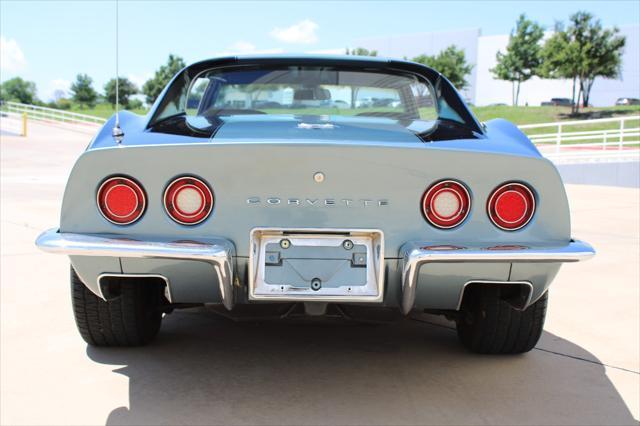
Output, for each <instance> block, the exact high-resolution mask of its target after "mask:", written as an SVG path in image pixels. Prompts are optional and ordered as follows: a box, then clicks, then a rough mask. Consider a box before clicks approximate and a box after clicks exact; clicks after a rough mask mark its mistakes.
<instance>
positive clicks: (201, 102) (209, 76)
mask: <svg viewBox="0 0 640 426" xmlns="http://www.w3.org/2000/svg"><path fill="white" fill-rule="evenodd" d="M184 111H186V113H187V116H189V117H203V118H206V119H211V118H214V117H220V118H222V117H224V116H230V115H240V114H243V115H244V114H272V115H283V114H284V115H319V116H336V115H339V116H357V117H387V118H391V119H395V120H410V121H414V120H424V121H433V120H435V119H436V118H437V117H438V111H437V106H436V102H434V94H433V90H432V88H431V85H430V84H429V83H428V82H427V81H423V80H420V79H419V78H418V77H416V76H414V75H410V74H391V73H380V72H366V71H351V70H339V69H332V68H310V67H287V68H282V69H263V68H261V69H247V70H238V69H237V68H236V69H234V70H229V71H225V70H224V69H214V70H210V71H206V72H204V73H202V74H200V75H199V76H197V77H196V78H195V79H194V80H193V81H192V83H191V85H190V86H189V90H188V94H187V97H186V105H185V108H184ZM189 122H190V123H192V124H193V123H198V122H199V120H197V119H196V120H189Z"/></svg>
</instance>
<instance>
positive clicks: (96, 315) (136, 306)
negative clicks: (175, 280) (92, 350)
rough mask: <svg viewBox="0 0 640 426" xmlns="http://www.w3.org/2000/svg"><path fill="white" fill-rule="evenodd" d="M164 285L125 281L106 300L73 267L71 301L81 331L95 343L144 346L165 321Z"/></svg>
mask: <svg viewBox="0 0 640 426" xmlns="http://www.w3.org/2000/svg"><path fill="white" fill-rule="evenodd" d="M163 297H164V296H163V288H162V286H161V285H156V284H150V283H140V282H135V281H127V282H122V283H121V284H120V285H119V286H118V289H117V294H116V295H114V297H113V298H110V299H109V300H108V301H104V300H102V299H101V298H99V297H98V296H96V295H95V294H93V292H91V290H89V289H88V288H87V287H86V286H85V285H84V284H83V283H82V281H81V280H80V278H79V277H78V275H77V274H76V272H75V271H74V270H73V267H72V268H71V298H72V299H71V302H72V305H73V314H74V316H75V320H76V325H77V326H78V331H79V332H80V335H81V336H82V338H83V339H84V341H85V342H87V343H88V344H90V345H92V346H140V345H144V344H147V343H149V342H150V341H152V340H153V339H154V338H155V337H156V335H157V334H158V330H159V329H160V322H161V321H162V309H161V308H162V302H163Z"/></svg>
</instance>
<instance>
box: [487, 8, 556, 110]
mask: <svg viewBox="0 0 640 426" xmlns="http://www.w3.org/2000/svg"><path fill="white" fill-rule="evenodd" d="M543 36H544V30H543V28H542V27H541V26H540V25H538V24H537V23H535V22H533V21H531V20H529V19H527V17H526V16H525V15H524V14H522V15H520V17H519V18H518V21H517V22H516V28H515V29H514V30H513V31H512V32H511V35H510V36H509V43H508V44H507V52H506V53H502V52H498V53H497V54H496V60H497V61H498V63H497V65H496V66H495V68H493V69H491V72H492V73H493V75H494V76H495V77H496V78H498V79H500V80H506V81H510V82H511V83H512V89H511V95H512V98H511V101H512V104H513V105H516V106H517V105H518V98H519V97H520V84H521V83H522V82H524V81H527V80H529V79H530V78H531V77H533V76H536V75H538V71H539V68H540V65H541V63H542V55H541V50H542V46H541V45H540V40H542V37H543Z"/></svg>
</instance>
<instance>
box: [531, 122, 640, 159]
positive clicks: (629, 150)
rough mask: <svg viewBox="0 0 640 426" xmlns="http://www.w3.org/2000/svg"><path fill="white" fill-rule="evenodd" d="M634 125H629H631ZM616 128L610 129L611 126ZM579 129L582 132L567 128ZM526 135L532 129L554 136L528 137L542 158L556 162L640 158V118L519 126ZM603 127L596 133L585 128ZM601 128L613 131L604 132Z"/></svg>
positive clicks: (536, 134) (538, 135) (535, 135)
mask: <svg viewBox="0 0 640 426" xmlns="http://www.w3.org/2000/svg"><path fill="white" fill-rule="evenodd" d="M630 121H631V122H632V123H628V122H630ZM611 123H613V124H614V125H613V126H611V125H610V124H611ZM575 126H580V127H581V129H580V130H579V131H576V130H574V131H572V130H568V131H567V128H571V127H575ZM519 127H520V129H521V130H522V131H524V132H525V133H531V130H532V129H547V128H548V129H550V130H555V131H554V132H551V131H550V132H545V133H534V134H529V135H528V136H529V138H530V139H531V141H532V142H533V143H535V144H536V145H537V146H538V148H539V149H540V151H541V152H542V154H543V155H545V156H546V157H548V158H550V159H552V160H554V161H555V162H575V161H618V160H634V159H638V158H640V150H639V149H638V145H639V144H640V115H634V116H625V117H615V118H600V119H595V120H579V121H561V122H555V123H543V124H526V125H522V126H519ZM585 127H586V128H587V129H588V128H589V127H600V129H596V130H585V129H584V128H585ZM602 127H611V128H609V129H602Z"/></svg>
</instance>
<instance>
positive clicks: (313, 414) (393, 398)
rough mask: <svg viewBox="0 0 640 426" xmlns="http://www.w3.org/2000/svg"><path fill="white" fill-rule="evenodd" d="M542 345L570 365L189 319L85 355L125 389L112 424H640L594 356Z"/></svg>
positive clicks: (395, 338) (405, 339)
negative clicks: (143, 341)
mask: <svg viewBox="0 0 640 426" xmlns="http://www.w3.org/2000/svg"><path fill="white" fill-rule="evenodd" d="M543 339H547V340H548V339H553V341H554V342H558V341H559V342H560V343H561V347H562V348H563V350H567V349H568V350H570V351H571V354H572V356H573V358H571V357H566V356H562V355H558V354H554V353H550V352H546V351H542V350H537V349H534V350H533V351H532V352H530V353H529V354H526V355H517V356H480V355H474V354H470V353H468V352H466V351H465V350H464V349H463V348H462V347H461V346H460V345H459V343H458V341H457V338H456V334H455V331H453V330H452V329H451V327H450V326H448V325H447V324H446V323H444V322H442V321H440V322H437V323H424V322H423V321H419V320H416V319H407V320H403V321H400V322H398V323H393V324H389V325H365V324H356V323H344V322H343V323H340V324H335V323H316V322H313V323H308V322H306V323H297V322H251V323H247V322H243V323H236V322H232V321H230V320H226V319H223V318H220V317H217V316H215V315H214V314H212V313H210V312H206V311H204V310H187V311H179V312H176V313H173V314H171V315H169V316H168V317H166V318H165V320H164V323H163V326H162V329H161V331H160V335H159V336H158V339H157V340H156V341H155V342H154V343H153V344H151V345H149V346H146V347H142V348H129V349H118V348H109V349H105V348H93V347H88V348H87V353H88V355H89V357H90V358H91V359H92V360H94V361H96V362H99V363H103V364H109V365H114V367H115V368H114V371H115V372H117V373H119V374H123V375H125V376H126V377H128V379H129V408H127V407H114V410H113V411H112V412H111V414H110V415H109V416H108V418H107V419H106V423H107V424H109V425H120V424H190V425H195V424H225V425H229V424H264V425H272V424H279V425H280V424H296V425H298V424H300V425H302V424H384V425H387V424H398V425H399V424H487V423H488V424H611V425H613V424H635V423H636V421H635V420H634V419H633V417H632V415H631V413H630V412H629V410H628V408H627V407H626V405H625V403H624V401H623V400H622V398H621V397H620V395H619V394H618V392H617V391H616V389H615V388H614V386H613V385H612V383H611V382H610V381H609V379H608V378H607V376H606V374H605V369H604V367H603V366H602V365H601V364H599V363H596V362H597V360H596V359H595V358H594V357H593V355H591V354H589V353H588V352H586V351H585V350H584V349H581V348H579V347H577V346H576V345H573V344H572V343H570V342H568V341H566V340H564V339H562V338H559V337H557V336H553V335H550V334H548V333H545V336H543ZM548 341H550V340H548ZM575 357H578V358H584V359H588V360H595V361H596V362H585V361H582V360H579V359H576V358H575ZM123 365H124V367H123Z"/></svg>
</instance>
